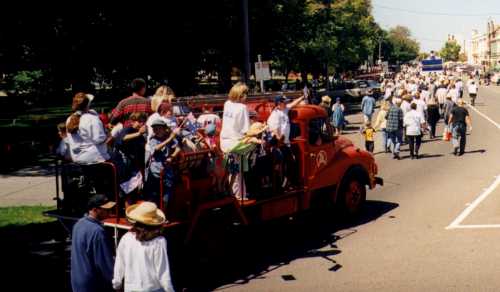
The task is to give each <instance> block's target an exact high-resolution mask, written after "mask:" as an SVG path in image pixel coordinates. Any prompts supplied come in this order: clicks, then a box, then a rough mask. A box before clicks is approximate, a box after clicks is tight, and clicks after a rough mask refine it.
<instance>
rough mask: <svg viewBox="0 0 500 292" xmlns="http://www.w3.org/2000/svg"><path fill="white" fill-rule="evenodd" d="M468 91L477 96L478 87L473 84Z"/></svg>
mask: <svg viewBox="0 0 500 292" xmlns="http://www.w3.org/2000/svg"><path fill="white" fill-rule="evenodd" d="M468 90H469V93H472V94H477V86H476V84H472V83H471V84H470V85H469V88H468Z"/></svg>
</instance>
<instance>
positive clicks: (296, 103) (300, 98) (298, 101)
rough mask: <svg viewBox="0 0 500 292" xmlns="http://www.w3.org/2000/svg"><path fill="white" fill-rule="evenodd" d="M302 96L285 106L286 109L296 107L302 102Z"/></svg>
mask: <svg viewBox="0 0 500 292" xmlns="http://www.w3.org/2000/svg"><path fill="white" fill-rule="evenodd" d="M304 98H305V97H304V96H303V95H302V96H301V97H299V98H297V99H296V100H294V101H292V102H290V103H289V104H287V105H286V107H287V108H289V109H290V108H293V107H295V106H297V105H298V104H299V103H300V102H301V101H302V100H304Z"/></svg>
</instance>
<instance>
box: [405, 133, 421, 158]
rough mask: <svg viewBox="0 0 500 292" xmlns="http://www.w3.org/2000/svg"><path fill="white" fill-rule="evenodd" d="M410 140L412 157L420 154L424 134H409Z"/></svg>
mask: <svg viewBox="0 0 500 292" xmlns="http://www.w3.org/2000/svg"><path fill="white" fill-rule="evenodd" d="M407 137H408V140H409V144H410V155H411V157H414V156H415V155H418V151H419V150H420V145H421V144H422V136H421V135H418V136H410V135H408V136H407Z"/></svg>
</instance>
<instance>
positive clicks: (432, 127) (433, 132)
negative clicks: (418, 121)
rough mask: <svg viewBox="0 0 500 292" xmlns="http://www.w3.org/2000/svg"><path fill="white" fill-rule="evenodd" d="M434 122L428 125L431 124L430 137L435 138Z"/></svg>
mask: <svg viewBox="0 0 500 292" xmlns="http://www.w3.org/2000/svg"><path fill="white" fill-rule="evenodd" d="M436 124H437V122H436V123H434V122H433V123H429V125H430V126H431V138H436Z"/></svg>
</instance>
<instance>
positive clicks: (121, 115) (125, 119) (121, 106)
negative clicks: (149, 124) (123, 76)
mask: <svg viewBox="0 0 500 292" xmlns="http://www.w3.org/2000/svg"><path fill="white" fill-rule="evenodd" d="M134 112H140V113H147V114H148V115H150V114H151V113H152V112H153V111H152V110H151V101H150V100H148V99H147V98H145V97H142V96H140V95H132V96H129V97H127V98H125V99H123V100H121V101H120V102H119V103H118V105H117V106H116V107H115V108H114V109H113V111H112V112H111V117H110V124H112V125H116V124H117V123H119V122H121V123H123V127H127V126H128V125H129V124H130V121H129V117H130V114H132V113H134Z"/></svg>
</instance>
